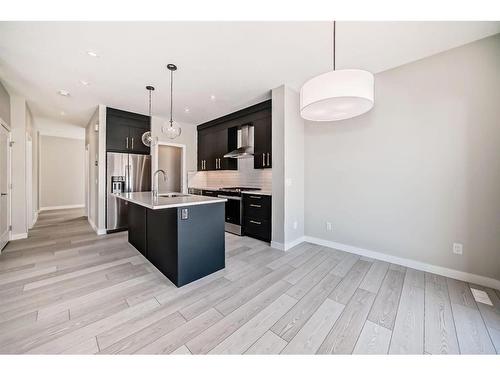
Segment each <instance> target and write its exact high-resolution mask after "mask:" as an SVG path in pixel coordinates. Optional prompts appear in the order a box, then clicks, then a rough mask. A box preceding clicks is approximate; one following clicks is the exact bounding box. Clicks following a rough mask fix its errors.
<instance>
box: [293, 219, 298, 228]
mask: <svg viewBox="0 0 500 375" xmlns="http://www.w3.org/2000/svg"><path fill="white" fill-rule="evenodd" d="M298 226H299V223H297V220H295V221H294V222H293V229H297V228H298Z"/></svg>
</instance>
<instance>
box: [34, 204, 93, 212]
mask: <svg viewBox="0 0 500 375" xmlns="http://www.w3.org/2000/svg"><path fill="white" fill-rule="evenodd" d="M84 207H85V205H84V204H70V205H66V206H48V207H40V211H52V210H64V209H68V208H84Z"/></svg>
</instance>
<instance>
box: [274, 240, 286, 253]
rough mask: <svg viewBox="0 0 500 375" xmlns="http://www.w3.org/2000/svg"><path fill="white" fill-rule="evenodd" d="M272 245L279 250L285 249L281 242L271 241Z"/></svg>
mask: <svg viewBox="0 0 500 375" xmlns="http://www.w3.org/2000/svg"><path fill="white" fill-rule="evenodd" d="M271 247H272V248H273V249H277V250H283V251H284V250H285V245H284V244H282V243H281V242H276V241H271Z"/></svg>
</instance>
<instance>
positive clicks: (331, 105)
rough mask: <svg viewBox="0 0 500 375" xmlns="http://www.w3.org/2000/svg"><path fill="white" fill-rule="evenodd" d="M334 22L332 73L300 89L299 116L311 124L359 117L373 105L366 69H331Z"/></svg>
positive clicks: (321, 75) (318, 77)
mask: <svg viewBox="0 0 500 375" xmlns="http://www.w3.org/2000/svg"><path fill="white" fill-rule="evenodd" d="M335 26H336V24H335V21H334V22H333V71H331V72H327V73H324V74H320V75H319V76H316V77H314V78H312V79H310V80H309V81H307V82H306V83H305V84H304V86H302V89H301V90H300V115H301V116H302V118H304V119H306V120H311V121H338V120H345V119H348V118H352V117H356V116H359V115H361V114H363V113H365V112H368V111H369V110H370V109H372V107H373V104H374V81H375V80H374V77H373V74H372V73H370V72H367V71H366V70H359V69H342V70H335Z"/></svg>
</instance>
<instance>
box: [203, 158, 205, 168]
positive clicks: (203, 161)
mask: <svg viewBox="0 0 500 375" xmlns="http://www.w3.org/2000/svg"><path fill="white" fill-rule="evenodd" d="M205 163H206V162H205V160H203V169H205V168H206V164H205Z"/></svg>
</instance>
